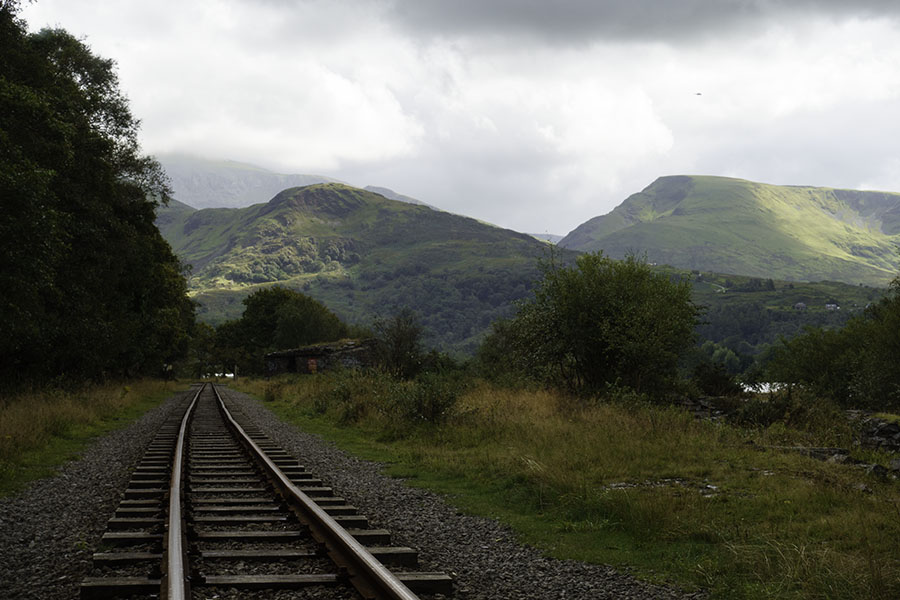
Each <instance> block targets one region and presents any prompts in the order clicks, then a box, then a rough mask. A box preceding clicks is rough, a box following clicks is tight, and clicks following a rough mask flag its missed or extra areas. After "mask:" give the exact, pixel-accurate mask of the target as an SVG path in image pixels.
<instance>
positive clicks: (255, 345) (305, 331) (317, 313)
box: [215, 285, 351, 373]
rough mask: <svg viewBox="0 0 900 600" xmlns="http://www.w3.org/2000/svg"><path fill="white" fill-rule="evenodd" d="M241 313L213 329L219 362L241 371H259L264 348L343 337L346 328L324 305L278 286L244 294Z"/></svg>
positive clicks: (312, 342) (279, 348) (281, 347)
mask: <svg viewBox="0 0 900 600" xmlns="http://www.w3.org/2000/svg"><path fill="white" fill-rule="evenodd" d="M244 307H245V308H244V314H243V316H241V318H240V319H238V320H236V321H229V322H227V323H223V324H222V325H220V326H219V327H218V328H217V329H216V336H215V338H216V348H217V350H216V354H217V356H218V362H219V364H222V365H225V366H226V368H231V367H232V366H234V365H237V366H238V370H239V371H240V372H244V373H263V372H264V367H265V364H264V357H265V355H266V354H267V353H268V352H272V351H274V350H284V349H288V348H297V347H299V346H305V345H308V344H315V343H319V342H331V341H335V340H339V339H341V338H344V337H347V336H348V335H350V334H351V331H350V329H349V328H348V327H347V326H346V325H345V324H344V323H343V322H341V320H340V319H338V317H337V316H336V315H335V314H334V313H333V312H331V311H330V310H328V308H327V307H326V306H325V305H324V304H322V303H321V302H318V301H316V300H313V299H312V298H310V297H309V296H307V295H305V294H302V293H300V292H297V291H295V290H291V289H288V288H286V287H282V286H277V285H276V286H272V287H268V288H264V289H261V290H257V291H255V292H253V293H252V294H250V295H249V296H247V297H246V298H244Z"/></svg>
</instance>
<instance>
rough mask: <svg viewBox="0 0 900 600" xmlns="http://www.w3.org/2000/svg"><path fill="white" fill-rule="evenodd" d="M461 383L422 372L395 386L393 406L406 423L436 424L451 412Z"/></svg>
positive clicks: (445, 418) (459, 392)
mask: <svg viewBox="0 0 900 600" xmlns="http://www.w3.org/2000/svg"><path fill="white" fill-rule="evenodd" d="M463 389H464V385H463V384H461V383H460V382H459V381H458V380H456V379H455V378H453V377H448V376H446V375H439V374H435V373H425V374H423V375H420V376H419V377H418V378H417V379H416V380H414V381H412V382H410V383H408V384H406V385H400V386H397V388H396V390H395V404H394V410H395V412H396V416H398V417H400V418H401V419H403V420H404V421H407V422H409V423H412V424H415V423H429V424H431V425H439V424H441V423H443V422H445V421H446V420H447V418H448V417H449V416H450V415H451V414H452V413H453V409H454V408H455V406H456V403H457V401H458V400H459V397H460V395H461V393H462V391H463Z"/></svg>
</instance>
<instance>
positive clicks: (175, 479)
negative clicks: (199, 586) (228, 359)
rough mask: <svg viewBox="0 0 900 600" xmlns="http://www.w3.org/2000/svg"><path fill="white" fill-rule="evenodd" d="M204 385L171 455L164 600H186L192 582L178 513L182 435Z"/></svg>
mask: <svg viewBox="0 0 900 600" xmlns="http://www.w3.org/2000/svg"><path fill="white" fill-rule="evenodd" d="M206 385H207V384H205V383H204V384H203V385H201V386H200V389H199V390H197V393H196V394H194V399H193V400H191V404H190V406H188V409H187V411H185V413H184V418H183V419H181V428H180V429H179V430H178V443H177V444H176V445H175V454H174V455H173V457H172V477H171V480H170V482H169V516H168V526H169V532H168V536H167V538H166V574H165V578H164V581H163V582H162V585H161V586H160V588H161V589H160V594H161V595H162V598H163V600H187V599H188V598H190V597H191V585H190V581H189V580H188V577H187V574H186V573H185V562H186V561H185V552H184V532H183V530H182V523H183V519H182V516H181V470H182V465H183V463H184V438H185V436H186V435H187V428H188V423H189V421H190V418H191V415H192V414H193V412H194V407H195V406H197V399H198V398H199V397H200V393H201V392H203V390H204V389H205V388H206Z"/></svg>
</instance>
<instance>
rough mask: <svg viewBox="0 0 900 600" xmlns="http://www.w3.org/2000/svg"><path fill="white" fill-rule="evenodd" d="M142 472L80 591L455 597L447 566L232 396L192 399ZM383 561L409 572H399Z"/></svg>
mask: <svg viewBox="0 0 900 600" xmlns="http://www.w3.org/2000/svg"><path fill="white" fill-rule="evenodd" d="M174 414H175V416H173V417H172V418H171V419H170V420H169V421H167V422H166V423H165V424H164V425H163V426H162V427H161V428H160V431H159V433H158V434H157V435H156V437H155V438H154V440H153V442H152V443H151V444H150V446H149V448H148V450H147V452H146V454H145V455H144V457H143V459H142V460H141V462H140V463H139V464H138V466H137V468H136V469H135V471H134V473H133V475H132V478H131V482H130V483H129V486H128V489H127V490H126V491H125V493H124V496H123V499H122V501H121V504H120V505H119V508H118V510H117V511H116V514H115V516H114V517H113V518H111V519H110V520H109V526H108V531H107V532H106V533H105V534H104V535H103V538H102V541H101V545H102V547H103V548H102V549H101V551H98V552H97V553H95V554H94V557H93V558H94V573H93V575H92V576H91V577H88V578H86V579H85V580H84V581H83V582H82V585H81V597H82V598H109V597H139V598H143V597H162V598H165V599H168V600H180V599H182V598H195V599H199V598H229V597H238V596H237V595H239V594H240V597H245V595H249V596H250V597H267V598H269V597H277V598H295V597H296V598H359V597H362V598H367V599H368V598H372V599H388V598H390V599H394V600H413V599H415V598H416V597H417V596H416V595H415V593H441V594H448V593H450V591H451V589H452V582H451V580H450V578H449V577H448V576H447V575H445V574H443V573H422V572H414V571H412V572H411V571H408V569H409V568H410V567H415V565H416V562H417V558H416V552H415V551H414V550H413V549H411V548H399V547H391V546H388V545H387V544H388V543H389V541H390V533H389V532H387V531H384V530H379V529H369V528H368V520H367V519H366V517H364V516H362V515H359V514H357V511H356V509H355V508H354V507H352V506H348V505H347V504H346V502H345V501H344V500H343V499H342V498H339V497H336V496H335V495H334V494H333V492H332V489H331V488H330V487H326V486H325V485H323V483H322V481H321V480H319V479H316V478H315V477H314V476H313V475H312V474H311V473H309V472H307V471H306V470H305V469H304V468H303V466H301V465H300V464H299V463H298V462H297V460H296V459H295V458H294V457H291V456H289V455H288V454H287V453H286V452H285V451H284V450H281V449H279V448H278V447H276V446H275V445H274V444H273V443H272V442H271V441H269V439H268V438H267V437H266V435H265V434H264V433H262V432H261V431H260V430H259V429H257V428H256V427H255V426H254V425H253V424H252V423H250V422H248V421H247V419H246V418H245V417H244V416H243V415H242V414H241V412H240V407H239V405H238V403H237V402H236V401H231V400H229V402H227V403H226V402H225V401H224V400H223V398H222V396H221V395H220V392H219V390H218V389H216V387H215V386H214V385H212V384H203V385H200V386H198V387H197V388H196V392H195V393H194V394H193V395H192V396H191V395H188V396H187V397H186V399H185V401H184V404H183V406H182V407H181V409H179V410H177V411H174ZM385 565H391V566H392V567H394V568H397V569H398V570H400V571H399V572H396V573H392V572H391V571H390V570H389V569H388V568H387V567H386V566H385Z"/></svg>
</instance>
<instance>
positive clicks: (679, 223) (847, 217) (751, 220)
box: [559, 176, 900, 285]
mask: <svg viewBox="0 0 900 600" xmlns="http://www.w3.org/2000/svg"><path fill="white" fill-rule="evenodd" d="M898 243H900V194H891V193H882V192H860V191H853V190H839V189H831V188H817V187H799V186H776V185H768V184H762V183H755V182H752V181H745V180H741V179H731V178H726V177H699V176H672V177H660V178H659V179H657V180H656V181H654V182H653V183H652V184H651V185H650V186H649V187H647V188H646V189H644V190H643V191H641V192H639V193H637V194H633V195H631V196H629V197H628V198H627V199H626V200H625V201H624V202H623V203H622V204H621V205H619V206H618V207H616V208H615V209H614V210H613V211H612V212H610V213H609V214H607V215H604V216H601V217H595V218H594V219H591V220H589V221H587V222H585V223H583V224H582V225H580V226H579V227H577V228H576V229H575V230H574V231H572V232H571V233H569V235H567V236H566V237H565V238H563V239H562V240H561V241H560V242H559V245H560V246H561V247H563V248H569V249H572V250H577V251H595V250H599V249H602V250H603V251H604V252H606V253H607V254H610V255H611V256H613V257H622V256H624V255H625V254H626V253H629V252H638V253H646V255H647V259H648V260H650V261H651V262H657V263H662V264H669V265H672V266H675V267H680V268H685V269H696V270H702V271H715V272H719V273H740V274H742V275H748V276H754V277H764V278H774V279H783V280H790V281H820V280H832V281H843V282H846V283H850V284H857V283H865V284H870V285H886V284H887V283H888V282H890V280H891V279H892V278H893V277H894V276H895V275H896V274H897V271H898V257H897V250H896V246H897V244H898Z"/></svg>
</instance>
